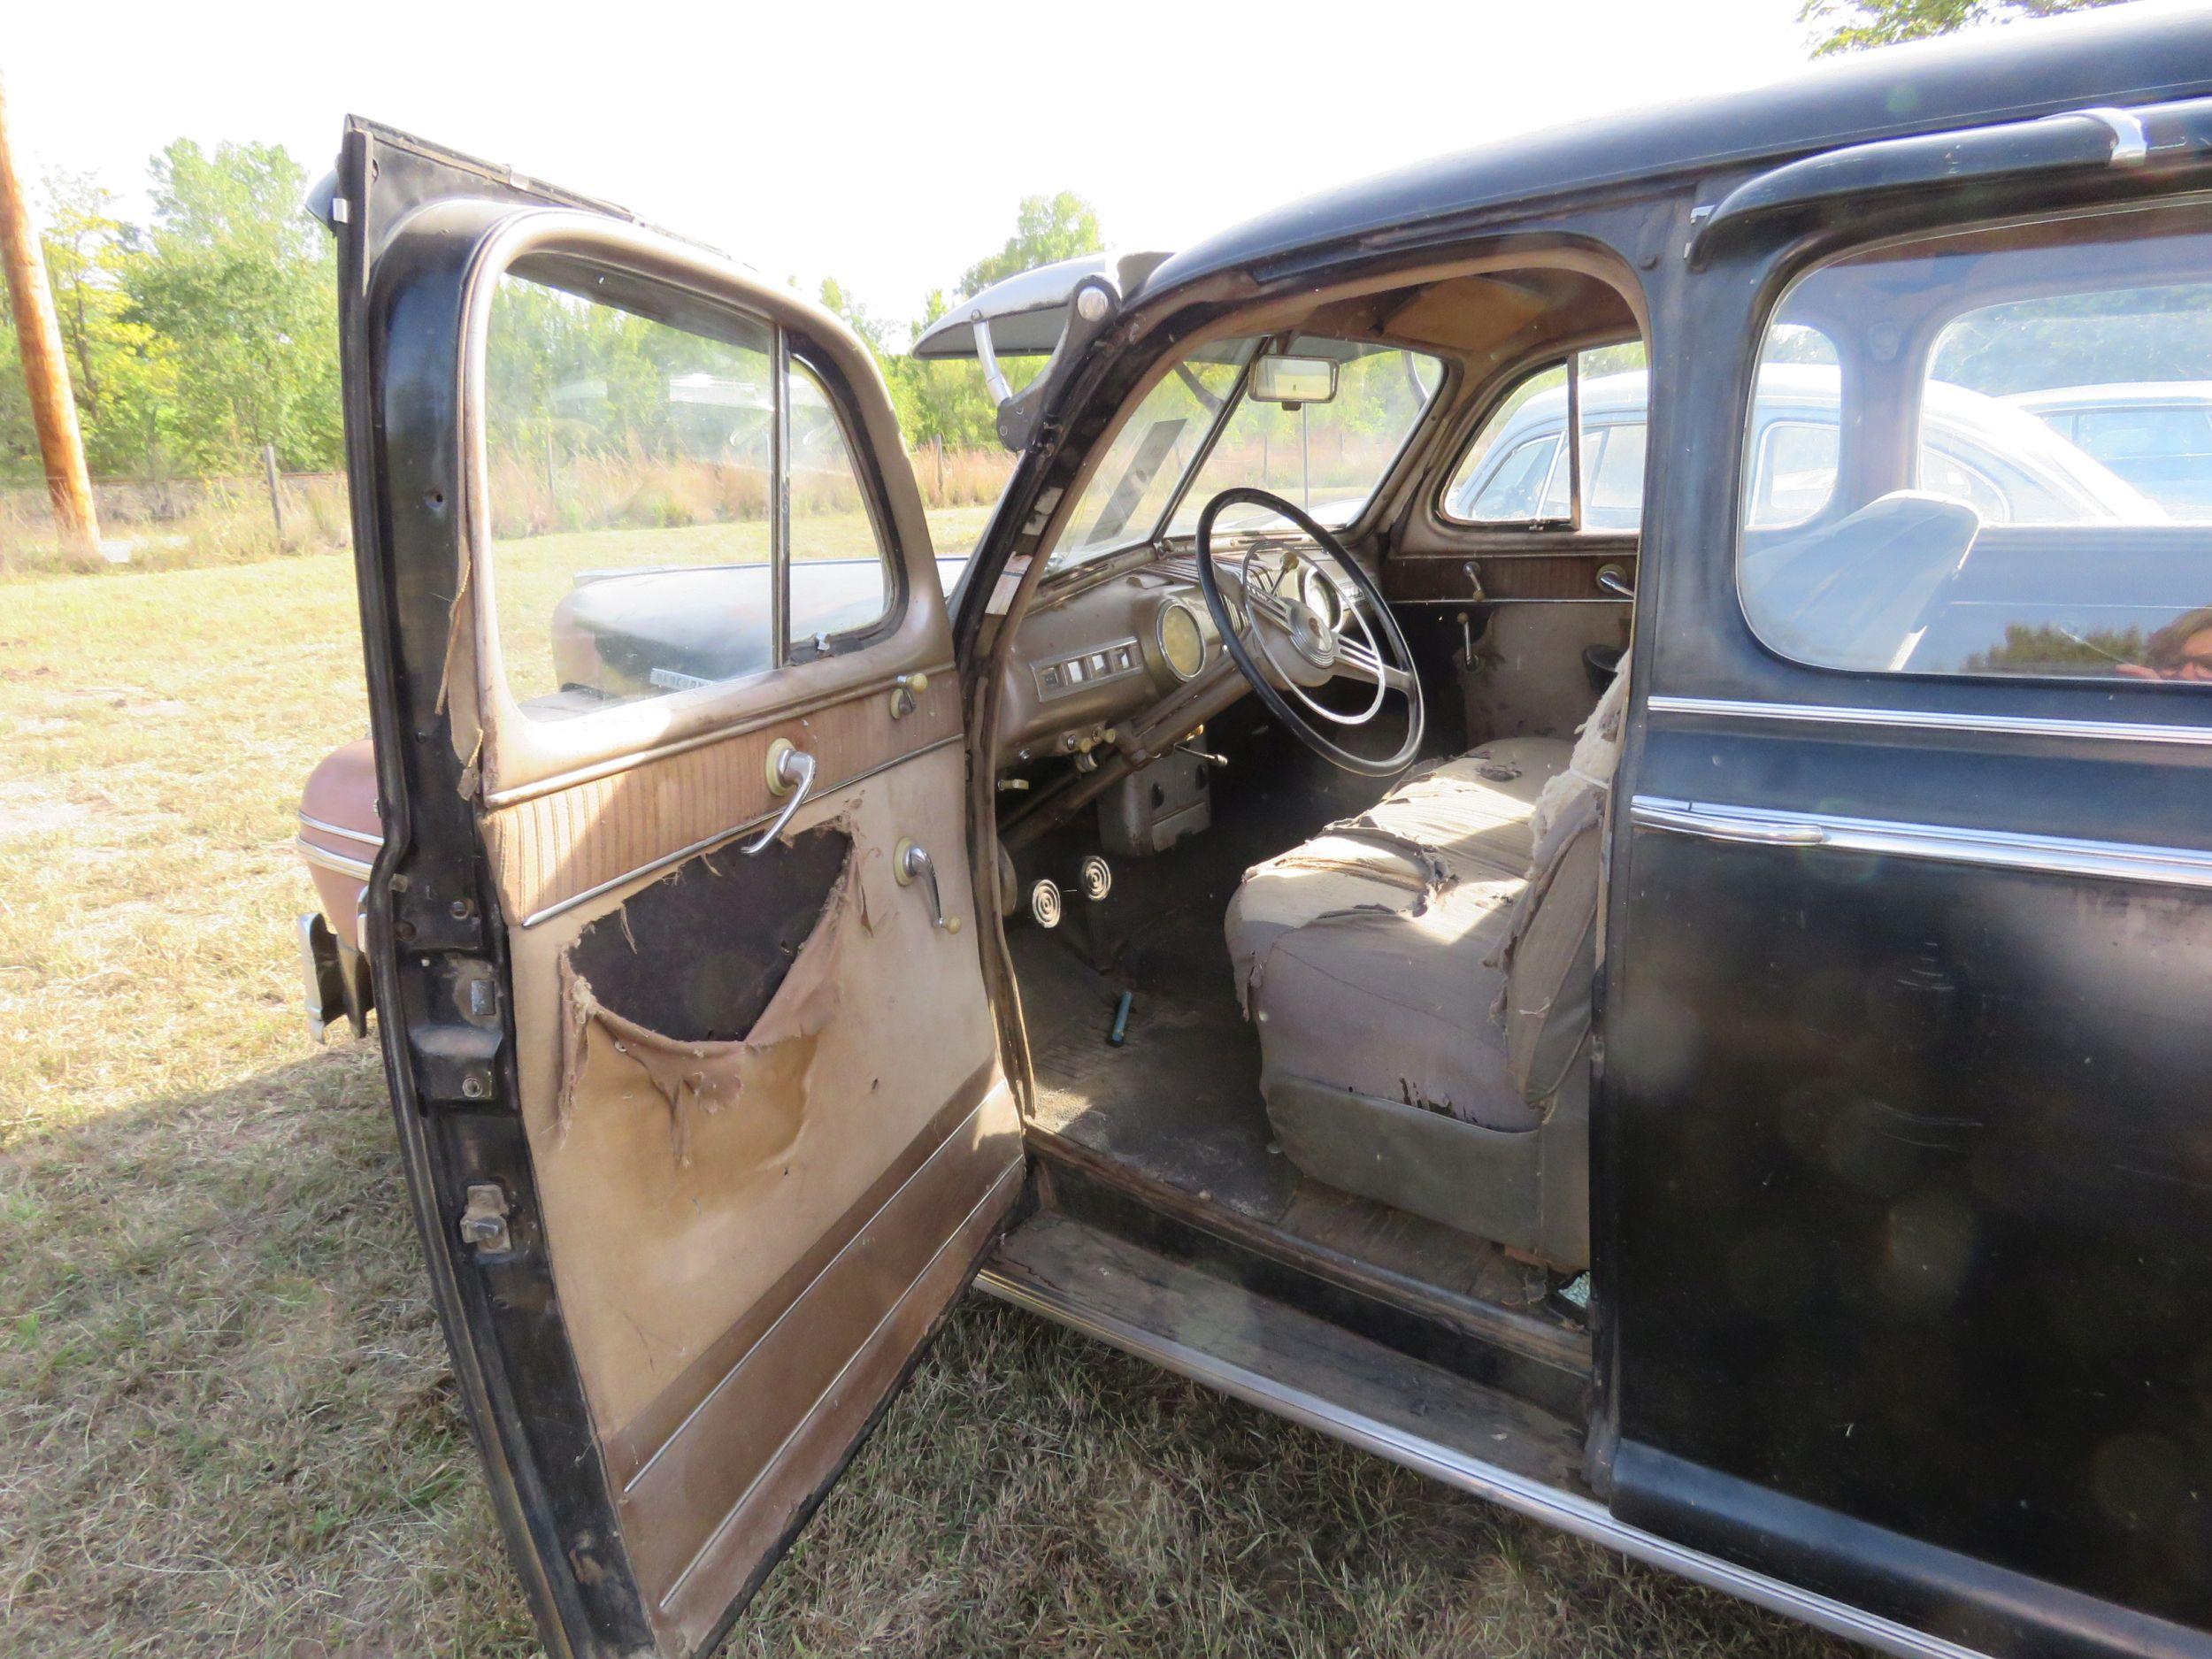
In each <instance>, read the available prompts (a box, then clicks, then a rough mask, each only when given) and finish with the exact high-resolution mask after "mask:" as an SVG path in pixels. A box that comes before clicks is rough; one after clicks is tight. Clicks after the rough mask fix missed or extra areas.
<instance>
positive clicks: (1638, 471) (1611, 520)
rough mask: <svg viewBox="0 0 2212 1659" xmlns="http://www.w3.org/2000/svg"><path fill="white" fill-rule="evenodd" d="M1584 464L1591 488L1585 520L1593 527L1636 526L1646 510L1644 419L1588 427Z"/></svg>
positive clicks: (1584, 510) (1584, 505) (1629, 527)
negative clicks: (1587, 470)
mask: <svg viewBox="0 0 2212 1659" xmlns="http://www.w3.org/2000/svg"><path fill="white" fill-rule="evenodd" d="M1583 465H1584V466H1586V467H1587V468H1588V469H1589V473H1590V488H1589V494H1588V495H1587V497H1586V499H1585V500H1584V502H1583V503H1582V522H1583V523H1584V524H1585V525H1586V526H1588V527H1589V528H1591V529H1593V530H1633V529H1634V528H1635V527H1636V526H1637V525H1638V524H1639V523H1640V522H1641V520H1642V518H1643V514H1644V423H1643V422H1642V421H1640V420H1636V421H1623V422H1621V423H1620V424H1619V425H1617V426H1598V427H1586V428H1585V429H1584V433H1583Z"/></svg>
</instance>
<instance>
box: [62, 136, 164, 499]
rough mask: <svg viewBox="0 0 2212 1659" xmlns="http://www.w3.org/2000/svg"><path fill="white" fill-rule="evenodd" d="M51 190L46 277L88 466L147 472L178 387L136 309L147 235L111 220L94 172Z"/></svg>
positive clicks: (159, 342) (107, 198) (66, 177)
mask: <svg viewBox="0 0 2212 1659" xmlns="http://www.w3.org/2000/svg"><path fill="white" fill-rule="evenodd" d="M46 189H47V196H48V199H49V202H50V206H51V218H50V223H49V226H48V228H47V232H46V235H45V239H44V240H45V248H46V272H47V276H48V279H49V280H50V282H51V284H52V287H53V290H54V309H55V312H56V314H57V316H58V319H59V321H60V324H61V336H62V349H63V351H64V353H65V356H66V357H68V360H69V376H70V384H71V386H72V388H73V390H74V392H75V395H76V399H77V419H78V421H79V424H80V425H81V426H82V428H83V431H84V440H85V457H86V461H87V464H88V465H89V466H90V468H91V470H92V471H93V472H95V473H96V474H98V473H108V474H112V473H121V472H142V471H144V470H146V468H147V466H148V463H149V460H150V457H152V456H153V455H154V454H156V453H157V451H158V449H159V448H160V445H161V441H162V427H163V422H164V419H165V414H166V413H167V411H169V409H170V408H171V407H172V406H173V403H174V401H175V397H176V388H177V372H176V352H175V349H174V347H173V344H172V342H170V341H169V340H167V339H166V338H165V337H164V336H163V335H162V334H160V333H158V332H157V330H156V329H154V328H153V326H151V325H150V324H148V323H147V322H145V321H144V320H143V319H141V318H139V317H138V316H137V315H136V314H135V312H134V308H133V305H132V303H131V297H130V284H131V282H132V280H133V279H134V277H135V276H136V275H137V274H138V273H140V272H141V271H142V269H143V267H144V265H145V263H146V260H147V258H148V257H149V256H148V254H147V251H146V248H145V242H144V238H143V237H142V235H141V234H139V232H138V230H137V228H136V227H134V226H131V225H127V224H125V223H124V222H123V221H122V220H121V219H118V218H116V217H115V214H114V211H113V210H114V206H115V197H114V195H113V193H112V192H111V191H108V190H105V189H103V188H100V186H99V185H98V184H97V183H96V181H95V180H93V179H92V178H91V176H90V175H89V174H86V173H57V174H55V175H54V176H53V177H52V178H50V179H49V180H47V186H46Z"/></svg>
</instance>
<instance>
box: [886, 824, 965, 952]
mask: <svg viewBox="0 0 2212 1659" xmlns="http://www.w3.org/2000/svg"><path fill="white" fill-rule="evenodd" d="M891 872H892V874H894V875H895V876H896V877H897V878H898V879H899V885H900V886H901V887H911V886H913V885H914V883H915V882H917V881H918V882H920V883H921V884H922V886H923V887H924V888H925V889H926V891H927V892H928V894H929V913H930V918H931V925H932V926H937V927H941V928H943V929H944V930H945V931H946V932H947V933H958V932H959V931H960V918H958V917H957V916H947V915H946V914H945V901H944V898H943V896H942V895H941V894H940V893H939V892H938V890H937V866H936V865H935V864H932V863H931V862H930V857H929V849H928V848H926V847H924V846H922V845H921V844H920V843H918V842H917V841H901V842H900V843H899V850H898V852H897V854H896V855H895V856H894V857H893V859H892V862H891Z"/></svg>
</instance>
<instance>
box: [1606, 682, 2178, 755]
mask: <svg viewBox="0 0 2212 1659" xmlns="http://www.w3.org/2000/svg"><path fill="white" fill-rule="evenodd" d="M1647 706H1648V707H1649V708H1650V710H1651V711H1652V712H1653V713H1655V714H1702V715H1715V716H1719V717H1721V718H1729V719H1740V720H1790V721H1798V722H1803V723H1806V724H1810V725H1816V726H1823V725H1825V726H1887V727H1892V728H1893V729H1896V730H1899V731H1914V732H1977V733H1992V734H1994V735H1998V736H2003V737H2067V738H2083V739H2089V740H2093V741H2099V742H2110V743H2175V744H2181V745H2185V746H2190V747H2195V748H2205V747H2212V726H2154V725H2150V724H2148V723H2147V722H2142V721H2131V720H2070V719H2055V718H2048V717H2046V716H2041V715H2025V714H1947V713H1943V712H1940V711H1939V710H1932V709H1929V710H1923V709H1854V708H1842V707H1836V706H1832V705H1829V704H1825V703H1754V702H1745V701H1742V700H1740V699H1737V698H1732V697H1678V696H1670V695H1666V694H1665V693H1655V694H1654V695H1652V696H1651V698H1650V699H1649V701H1648V703H1647Z"/></svg>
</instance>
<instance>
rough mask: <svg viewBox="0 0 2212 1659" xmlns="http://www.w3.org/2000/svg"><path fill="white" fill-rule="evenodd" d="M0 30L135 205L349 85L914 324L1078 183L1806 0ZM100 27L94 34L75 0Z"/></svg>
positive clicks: (1483, 128)
mask: <svg viewBox="0 0 2212 1659" xmlns="http://www.w3.org/2000/svg"><path fill="white" fill-rule="evenodd" d="M20 10H21V14H20V15H18V16H15V17H13V18H12V19H11V20H10V23H9V26H8V28H7V30H6V34H5V38H4V41H0V77H4V80H5V84H6V88H7V96H8V108H9V119H10V124H11V126H12V129H13V135H14V141H15V145H16V150H17V161H18V165H19V166H20V167H21V168H22V170H23V171H24V172H25V173H26V174H27V175H29V176H31V177H32V178H36V177H39V176H42V174H43V173H46V172H47V171H48V170H50V169H54V168H65V169H69V170H73V171H80V172H89V173H94V174H96V176H98V177H99V178H100V180H102V181H103V182H104V183H105V184H106V185H107V186H108V187H109V188H111V189H114V190H116V191H118V192H119V194H120V195H121V196H123V198H124V199H123V204H122V205H123V211H124V213H125V216H126V217H136V216H138V215H139V214H141V213H142V211H143V210H144V196H143V188H142V187H143V180H144V178H145V164H146V159H147V157H150V155H152V154H153V152H154V151H156V150H158V149H160V148H161V147H162V146H163V145H164V144H165V143H166V142H169V141H170V140H171V139H173V138H175V137H179V136H184V137H189V138H194V139H197V140H198V141H199V142H202V143H203V144H206V145H212V144H214V143H217V142H221V141H223V140H239V141H258V142H275V143H280V144H283V145H284V146H285V147H286V148H288V150H291V151H292V153H293V154H294V155H295V156H296V157H298V158H299V159H300V160H301V162H302V163H303V165H305V166H306V167H307V168H308V170H309V173H310V174H311V176H312V175H314V174H319V173H320V172H321V171H322V170H323V169H324V168H325V167H326V166H327V165H329V162H330V158H331V157H333V156H334V153H335V151H336V149H337V142H338V136H339V128H340V123H341V121H342V119H343V118H344V117H345V116H346V115H347V114H348V113H349V112H350V113H357V114H361V115H366V116H370V117H373V119H378V120H380V121H384V122H387V123H388V124H390V125H392V126H396V127H403V128H405V129H407V130H409V131H411V132H415V133H419V134H422V135H424V136H426V137H429V138H434V139H436V140H438V141H440V142H443V143H445V144H449V145H450V146H452V147H454V148H456V149H459V150H465V151H467V152H469V153H471V154H474V155H478V156H481V157H486V158H488V159H492V160H496V161H501V162H504V163H507V164H510V165H513V166H514V167H516V168H517V169H518V170H519V171H521V172H524V173H530V174H534V175H535V176H537V177H539V178H544V179H550V180H557V181H558V182H559V183H561V184H564V185H565V186H568V187H570V188H573V189H577V190H580V191H584V192H586V193H588V194H590V195H594V196H602V197H605V198H608V199H611V200H613V201H617V202H619V203H622V204H624V205H626V206H627V207H629V208H631V209H632V210H634V211H636V212H638V213H639V214H641V216H643V217H644V218H646V219H649V220H652V221H653V222H655V223H657V224H660V225H664V226H666V227H669V228H671V229H673V230H677V231H680V232H682V233H684V234H687V235H690V236H693V237H695V238H697V239H698V240H700V241H703V242H708V243H710V244H711V245H713V246H715V247H717V248H719V249H721V250H723V251H724V252H726V253H728V254H731V255H733V256H734V257H737V258H739V259H741V260H743V261H745V262H746V263H747V264H749V265H753V266H755V267H756V268H757V269H759V270H761V271H762V272H764V273H768V274H770V275H772V276H775V277H779V278H783V277H795V278H797V279H799V280H801V281H802V283H803V285H804V286H805V287H806V288H808V289H809V291H811V290H812V289H813V288H814V287H815V285H816V284H817V283H818V281H819V280H820V279H821V278H822V277H824V276H834V277H836V278H837V279H838V280H840V281H841V282H842V283H843V284H844V285H845V286H846V288H848V289H849V291H851V292H853V293H855V294H856V295H857V296H859V298H860V299H861V301H862V303H864V304H865V305H866V306H867V307H868V309H869V310H870V311H872V312H874V313H876V314H877V315H879V316H881V317H883V318H885V319H888V320H891V321H893V322H894V323H895V324H902V323H904V322H907V321H909V320H910V319H912V318H914V317H915V316H916V315H917V314H918V312H919V310H920V301H921V296H922V295H923V294H924V293H925V292H926V290H928V289H929V288H938V287H944V288H950V287H952V286H953V285H954V284H955V283H956V280H957V279H958V277H959V274H960V273H961V272H962V271H963V270H964V269H965V268H966V267H967V266H968V265H971V264H972V263H973V262H974V261H975V260H977V259H978V258H979V257H982V256H983V255H985V254H987V253H989V252H992V251H994V250H996V249H997V248H998V247H999V246H1000V245H1001V244H1002V242H1004V241H1005V239H1006V237H1007V235H1008V234H1009V233H1010V231H1011V229H1012V227H1013V220H1014V213H1015V210H1016V207H1017V205H1018V203H1019V202H1020V200H1021V198H1022V197H1023V196H1026V195H1032V194H1036V193H1040V192H1046V193H1049V192H1052V191H1056V190H1062V189H1071V190H1075V191H1078V192H1079V193H1080V194H1082V195H1083V196H1087V197H1088V198H1089V199H1090V201H1091V202H1092V203H1093V204H1094V205H1095V206H1096V207H1097V209H1098V212H1099V217H1100V219H1101V222H1102V225H1103V227H1104V228H1105V233H1106V235H1107V238H1108V240H1109V241H1110V242H1111V243H1112V244H1113V245H1115V246H1116V247H1118V248H1122V249H1130V250H1133V249H1140V248H1164V249H1172V248H1177V247H1184V246H1188V245H1189V244H1191V243H1192V242H1196V241H1198V240H1200V239H1201V238H1202V237H1203V236H1206V235H1208V234H1211V233H1212V232H1214V231H1216V230H1219V229H1222V228H1224V227H1227V226H1228V225H1231V224H1233V223H1234V222H1235V221H1236V220H1238V219H1242V218H1244V217H1246V216H1248V214H1251V213H1255V212H1258V211H1262V210H1263V209H1266V208H1269V207H1272V206H1275V205H1277V204H1279V203H1283V202H1286V201H1290V200H1293V199H1294V198H1296V197H1298V196H1304V195H1307V194H1310V192H1313V191H1316V190H1320V189H1325V188H1328V187H1330V186H1333V185H1336V184H1340V183H1343V182H1346V181H1348V180H1353V179H1356V178H1359V177H1362V176H1363V175H1365V174H1368V173H1377V172H1380V171H1383V170H1385V169H1386V168H1389V167H1392V166H1395V165H1399V164H1401V163H1403V162H1409V161H1415V160H1418V159H1420V158H1422V157H1426V156H1431V155H1436V154H1440V153H1443V152H1446V151H1450V150H1464V149H1468V148H1471V147H1474V146H1478V145H1480V144H1482V143H1484V142H1486V141H1489V140H1493V139H1495V138H1499V137H1502V136H1504V135H1506V134H1513V133H1517V132H1524V131H1528V130H1532V129H1534V128H1538V127H1551V126H1556V125H1559V124H1562V123H1568V122H1572V121H1573V120H1575V119H1578V118H1579V117H1586V116H1589V115H1594V114H1600V113H1609V112H1611V111H1616V110H1618V109H1623V108H1627V107H1632V106H1635V105H1640V104H1654V103H1661V102H1671V101H1674V100H1677V99H1683V98H1694V97H1699V96H1706V95H1709V94H1712V93H1715V92H1721V91H1726V90H1730V89H1732V88H1740V87H1745V86H1752V85H1756V84H1758V83H1760V82H1762V81H1771V80H1775V79H1777V78H1779V77H1781V76H1785V75H1787V74H1789V73H1792V72H1793V71H1794V70H1796V69H1797V68H1799V67H1801V65H1803V64H1804V62H1805V60H1806V57H1807V50H1808V49H1807V45H1806V30H1805V27H1804V26H1803V25H1801V24H1800V23H1799V22H1798V21H1797V19H1796V13H1797V0H1676V4H1652V3H1651V0H1550V3H1549V4H1527V3H1526V0H1510V3H1509V4H1499V3H1498V0H1460V3H1459V4H1422V5H1414V4H1394V0H1333V3H1332V4H1302V0H1244V3H1243V4H1233V5H1225V6H1219V7H1216V6H1212V5H1209V4H1203V0H1182V3H1181V4H1156V3H1155V0H1125V4H1117V5H1113V6H1103V5H1099V4H1089V5H1085V4H1067V3H1066V0H1061V3H1060V4H1054V3H1053V0H1027V3H1026V4H1005V3H1004V0H971V3H970V4H962V5H955V6H943V5H936V6H927V7H924V6H905V7H897V8H893V7H881V6H865V5H856V4H835V3H833V0H831V3H825V0H812V3H811V4H808V3H804V0H802V3H800V4H784V5H779V6H773V7H763V6H759V5H748V4H743V3H742V0H735V3H726V4H717V5H712V6H687V5H682V4H630V5H627V6H624V5H621V4H606V0H600V4H595V5H572V4H557V3H548V4H531V5H526V6H503V7H498V8H492V7H480V6H476V5H472V4H466V0H448V4H442V5H424V4H415V3H414V0H404V3H402V0H379V4H374V5H359V4H356V5H350V6H336V5H330V4H311V3H309V0H288V4H230V5H224V4H215V3H213V0H197V3H196V4H177V3H176V0H162V3H161V4H143V0H120V3H119V4H117V3H112V0H111V4H103V5H101V6H100V7H99V8H98V9H97V11H96V12H89V11H88V10H87V9H84V8H78V7H68V6H54V5H47V6H36V7H29V6H26V7H23V8H21V9H20ZM88 16H90V17H95V18H96V19H97V21H96V24H95V25H93V26H92V27H95V28H96V32H97V38H96V39H95V38H91V37H89V36H88V24H87V20H86V19H87V18H88Z"/></svg>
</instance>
